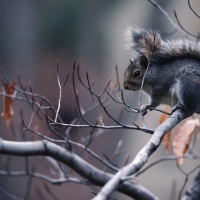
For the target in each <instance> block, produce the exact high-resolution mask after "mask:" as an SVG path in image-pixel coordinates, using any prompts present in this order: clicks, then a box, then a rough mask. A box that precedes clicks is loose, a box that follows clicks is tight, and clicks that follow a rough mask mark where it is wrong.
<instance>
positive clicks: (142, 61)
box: [140, 55, 149, 68]
mask: <svg viewBox="0 0 200 200" xmlns="http://www.w3.org/2000/svg"><path fill="white" fill-rule="evenodd" d="M148 63H149V61H148V59H147V57H146V56H145V55H142V56H141V57H140V65H142V66H143V67H144V68H147V66H148Z"/></svg>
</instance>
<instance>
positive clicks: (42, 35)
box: [0, 0, 200, 200]
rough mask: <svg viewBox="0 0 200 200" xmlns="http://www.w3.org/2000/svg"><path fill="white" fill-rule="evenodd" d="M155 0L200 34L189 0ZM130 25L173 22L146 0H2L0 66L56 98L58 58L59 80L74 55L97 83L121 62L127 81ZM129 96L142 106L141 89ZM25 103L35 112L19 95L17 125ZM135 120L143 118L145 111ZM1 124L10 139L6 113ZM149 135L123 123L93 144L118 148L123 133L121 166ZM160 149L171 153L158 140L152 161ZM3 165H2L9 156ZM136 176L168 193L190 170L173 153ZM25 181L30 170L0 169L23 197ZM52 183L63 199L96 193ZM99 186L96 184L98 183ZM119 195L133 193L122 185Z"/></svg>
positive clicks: (66, 102) (4, 181) (66, 108)
mask: <svg viewBox="0 0 200 200" xmlns="http://www.w3.org/2000/svg"><path fill="white" fill-rule="evenodd" d="M157 2H158V3H159V4H160V5H161V6H162V7H163V8H164V9H165V10H166V11H167V12H168V14H169V15H170V16H171V17H172V18H173V19H174V20H175V18H174V14H173V12H174V10H176V12H177V14H178V18H179V19H180V21H181V23H182V25H183V26H184V27H185V28H186V29H187V30H189V31H190V32H191V33H193V34H196V35H197V34H198V32H199V27H200V20H199V18H197V17H196V16H195V15H194V14H193V13H192V12H191V10H190V9H189V7H188V4H187V1H186V0H185V1H165V0H160V1H157ZM191 3H192V6H193V8H194V9H195V10H196V11H199V8H200V2H199V1H198V0H193V1H191ZM199 14H200V13H199ZM128 26H139V27H143V28H151V29H153V30H154V29H161V30H163V31H166V32H170V31H172V30H173V27H172V25H171V24H170V23H169V21H168V19H167V18H166V17H165V16H164V15H163V14H162V13H161V12H160V11H158V10H157V9H156V8H155V7H154V6H153V5H152V4H150V3H149V2H148V1H145V0H141V1H139V0H123V1H120V0H57V1H52V0H36V1H27V0H26V1H25V0H18V1H13V0H6V1H5V0H4V1H3V0H1V1H0V67H1V68H2V69H3V70H4V71H5V72H6V74H7V75H8V77H9V78H10V80H16V79H17V74H18V72H20V74H21V80H22V82H23V83H24V85H27V84H28V81H31V83H32V88H33V90H34V92H36V93H39V94H43V95H44V96H46V97H47V98H49V99H50V100H51V101H52V102H53V104H54V105H55V106H56V105H57V100H58V86H57V82H56V81H57V80H56V61H57V59H58V60H59V63H60V74H61V80H64V79H65V77H66V74H67V72H68V70H69V71H72V65H73V62H74V60H76V61H77V62H78V63H80V66H81V73H82V75H83V77H84V76H85V71H86V70H88V71H89V74H90V77H91V80H92V81H93V82H95V87H96V90H97V91H98V90H100V89H102V88H104V86H105V85H106V82H107V80H108V79H109V77H113V80H115V65H116V64H117V65H118V67H119V74H120V82H121V83H122V80H123V73H124V70H125V68H126V67H127V65H128V63H129V57H130V53H129V51H128V50H126V49H125V40H124V31H125V29H126V28H127V27H128ZM172 38H184V36H183V35H181V34H179V33H176V34H175V35H173V36H170V37H167V38H166V37H165V39H172ZM70 81H71V80H70ZM66 87H67V89H66V93H64V94H63V99H62V107H61V108H62V109H61V116H62V117H63V119H64V121H65V122H66V123H68V122H70V121H71V120H72V119H73V118H74V117H75V111H74V104H75V103H74V98H73V97H74V96H73V95H72V93H73V91H72V89H70V83H69V87H68V86H66ZM81 95H82V99H81V100H82V105H83V107H85V108H86V107H88V106H89V104H90V103H92V101H91V100H88V98H90V95H89V94H87V95H85V91H82V90H81V91H80V96H81ZM125 97H126V100H127V102H129V103H130V104H131V105H133V106H134V107H138V93H137V92H135V93H133V92H129V91H125ZM88 102H89V103H88ZM143 102H148V100H147V99H146V97H145V96H143ZM20 107H23V109H24V110H25V111H24V112H25V116H27V118H28V117H29V116H30V112H28V111H27V110H26V107H24V105H22V103H21V102H16V103H15V116H14V118H13V120H12V121H13V122H12V123H13V126H14V127H15V129H16V130H18V128H17V127H19V124H20V122H19V121H20V119H19V117H18V116H19V115H18V113H19V109H20ZM27 109H28V108H27ZM112 109H113V110H112V111H111V112H113V113H115V112H118V111H119V110H118V107H117V106H114V107H112ZM26 111H27V113H26ZM29 111H30V110H29ZM152 116H153V117H152ZM159 116H160V114H159V113H156V112H151V113H149V114H148V115H147V116H146V117H145V125H146V126H147V127H149V128H155V127H156V126H157V125H158V120H159ZM133 119H134V116H133V115H132V116H131V114H127V115H126V116H124V118H123V120H124V122H126V123H128V124H131V121H132V120H133ZM136 123H137V124H139V125H142V123H141V119H140V118H139V117H138V118H137V120H136ZM0 124H1V130H2V131H1V133H0V134H1V135H0V137H2V138H3V139H11V138H12V136H11V135H12V132H13V130H10V129H8V128H7V127H6V126H5V123H4V121H3V119H0ZM27 134H28V133H27ZM149 138H150V136H149V135H147V134H145V133H142V132H139V131H130V130H123V131H122V130H120V131H115V132H110V133H108V134H107V135H106V136H105V137H104V136H103V137H101V138H99V139H98V140H97V142H96V143H95V145H94V146H95V147H96V149H95V151H96V152H98V153H100V154H101V153H102V152H103V151H105V152H106V153H107V154H108V155H112V152H113V151H114V149H115V147H116V145H117V143H118V141H119V140H123V145H122V149H123V153H122V154H121V155H120V156H119V157H118V159H115V162H116V163H118V164H119V166H123V163H124V161H125V158H126V156H127V154H129V155H130V160H132V159H133V158H134V156H135V155H136V154H137V152H138V151H139V150H140V149H141V147H143V145H144V144H145V143H146V142H147V141H148V139H149ZM197 139H198V138H197ZM94 146H93V148H94ZM171 153H172V152H171V151H170V154H171ZM162 155H165V150H164V148H163V147H160V148H159V149H158V151H157V152H156V153H155V154H154V155H153V156H152V157H151V158H150V160H149V162H151V161H154V160H156V159H157V158H158V157H160V156H162ZM0 159H1V162H3V159H4V156H1V157H0ZM196 164H198V161H196V162H192V163H191V162H187V161H186V162H185V164H184V166H183V168H184V169H185V170H186V171H187V170H188V167H189V166H191V167H193V166H195V165H196ZM1 165H2V166H1V167H2V168H3V164H1ZM23 166H24V161H23V159H21V158H12V160H11V169H13V170H18V169H23ZM97 166H98V164H97ZM41 168H42V167H41ZM191 178H192V177H191ZM34 181H35V180H34ZM137 181H138V182H139V183H140V184H142V185H143V186H144V187H147V189H149V190H150V191H152V192H153V193H155V194H156V195H157V196H159V197H160V198H161V199H170V196H171V191H172V182H173V181H175V182H176V191H177V192H178V191H179V190H180V188H181V186H182V184H183V181H184V176H183V175H182V174H181V173H180V172H179V171H178V170H177V168H176V163H175V162H174V161H166V162H162V163H161V164H159V165H156V166H155V167H153V168H151V169H150V170H148V172H146V173H144V175H141V176H140V177H139V179H138V180H137ZM19 183H20V184H19ZM26 184H27V179H24V178H22V179H20V178H2V177H0V186H1V187H2V188H4V189H6V190H8V191H9V192H11V193H13V194H15V195H16V196H18V197H22V198H23V196H24V188H25V187H26ZM34 184H35V185H37V184H38V185H39V184H40V182H39V181H35V182H34V183H33V185H34ZM21 185H22V186H21ZM34 187H35V186H34ZM49 187H51V185H50V186H49ZM52 188H53V189H52V190H53V191H54V193H55V195H56V196H57V197H58V199H61V200H62V199H73V200H78V199H90V198H92V197H93V194H92V189H91V188H89V189H88V188H87V187H86V186H80V185H75V184H64V185H63V186H54V187H52ZM42 191H43V190H42ZM96 191H97V192H98V190H96ZM177 194H178V193H176V196H177ZM43 196H44V197H46V199H51V198H50V197H48V194H47V192H46V191H43ZM113 197H114V198H116V199H124V200H126V199H127V200H128V199H130V198H129V197H125V196H123V195H121V194H118V193H116V194H114V196H113ZM0 199H2V200H7V199H8V198H7V197H5V196H3V195H1V194H0ZM30 199H38V197H37V196H36V194H35V190H34V189H33V190H31V197H30Z"/></svg>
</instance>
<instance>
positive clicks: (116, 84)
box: [115, 79, 119, 87]
mask: <svg viewBox="0 0 200 200" xmlns="http://www.w3.org/2000/svg"><path fill="white" fill-rule="evenodd" d="M118 85H119V80H118V79H116V81H115V87H117V86H118Z"/></svg>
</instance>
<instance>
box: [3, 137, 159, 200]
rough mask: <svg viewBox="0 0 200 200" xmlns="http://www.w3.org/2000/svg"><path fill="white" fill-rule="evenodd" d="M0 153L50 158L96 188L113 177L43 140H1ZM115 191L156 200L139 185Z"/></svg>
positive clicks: (130, 185)
mask: <svg viewBox="0 0 200 200" xmlns="http://www.w3.org/2000/svg"><path fill="white" fill-rule="evenodd" d="M0 153H1V154H7V155H16V156H37V155H44V156H50V157H52V158H54V159H56V160H57V161H60V162H62V163H63V164H65V165H68V166H69V167H70V168H72V169H73V170H75V171H76V172H77V173H79V175H81V176H82V177H84V178H86V179H88V180H89V181H90V182H91V183H92V184H95V185H98V186H103V185H104V184H105V183H106V182H108V181H109V179H111V178H112V177H113V175H111V174H109V173H106V172H103V171H101V170H99V169H97V168H95V167H94V166H92V165H91V164H89V163H88V162H86V161H85V160H83V159H82V158H81V157H79V156H78V155H76V154H75V153H73V152H70V151H68V150H66V149H64V148H62V147H60V146H58V145H56V144H54V143H51V142H48V141H45V140H44V141H36V142H11V141H6V140H2V139H1V141H0ZM13 173H15V172H13ZM29 175H30V173H29ZM34 176H36V173H34ZM117 190H118V191H120V192H122V193H124V194H127V195H128V196H130V197H132V198H139V199H141V200H155V199H157V198H156V197H155V196H154V195H153V194H151V193H150V192H149V191H147V190H146V189H144V188H143V187H142V186H140V185H139V184H134V183H133V182H130V181H124V182H123V183H122V184H121V185H120V186H119V187H118V188H117Z"/></svg>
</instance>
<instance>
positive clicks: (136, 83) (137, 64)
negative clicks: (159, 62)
mask: <svg viewBox="0 0 200 200" xmlns="http://www.w3.org/2000/svg"><path fill="white" fill-rule="evenodd" d="M147 66H148V59H147V57H146V56H145V55H142V56H141V57H140V58H139V60H133V59H132V58H130V65H129V66H128V68H127V69H126V71H125V73H124V89H126V90H133V91H136V90H139V89H140V88H141V85H142V80H143V77H144V75H145V72H146V69H147Z"/></svg>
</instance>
